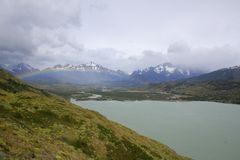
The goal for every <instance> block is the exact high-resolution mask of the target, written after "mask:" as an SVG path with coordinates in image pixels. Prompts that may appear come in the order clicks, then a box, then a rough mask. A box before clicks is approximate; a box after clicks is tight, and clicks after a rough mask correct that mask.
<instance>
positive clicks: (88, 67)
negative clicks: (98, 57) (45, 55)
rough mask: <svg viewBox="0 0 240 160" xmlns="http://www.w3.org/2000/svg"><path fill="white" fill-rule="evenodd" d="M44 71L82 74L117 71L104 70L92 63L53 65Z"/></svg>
mask: <svg viewBox="0 0 240 160" xmlns="http://www.w3.org/2000/svg"><path fill="white" fill-rule="evenodd" d="M46 70H53V71H82V72H112V73H115V72H117V71H114V70H111V69H108V68H105V67H103V66H101V65H99V64H96V63H94V62H90V63H86V64H80V65H72V64H66V65H61V64H58V65H55V66H53V67H50V68H47V69H46Z"/></svg>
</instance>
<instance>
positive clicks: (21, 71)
mask: <svg viewBox="0 0 240 160" xmlns="http://www.w3.org/2000/svg"><path fill="white" fill-rule="evenodd" d="M0 68H3V69H5V70H7V71H9V72H10V73H12V74H14V75H17V76H21V75H26V74H30V73H35V72H38V71H39V70H38V69H36V68H33V67H32V66H30V65H29V64H26V63H19V64H17V65H9V64H0Z"/></svg>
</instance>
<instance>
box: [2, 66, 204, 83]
mask: <svg viewBox="0 0 240 160" xmlns="http://www.w3.org/2000/svg"><path fill="white" fill-rule="evenodd" d="M0 67H2V68H4V69H7V70H8V71H9V72H11V73H12V74H14V75H17V76H18V77H20V78H21V79H23V80H24V81H27V82H31V83H48V84H49V83H50V84H51V83H70V84H81V85H91V84H104V85H123V86H124V85H128V86H134V85H141V84H144V83H160V82H165V81H174V80H179V79H184V78H189V77H193V76H197V75H200V74H202V73H203V72H201V71H197V70H191V69H186V68H181V67H177V66H174V65H172V64H171V63H164V64H161V65H158V66H155V67H149V68H146V69H143V70H136V71H134V72H133V73H132V74H126V73H125V72H123V71H121V70H112V69H108V68H106V67H103V66H102V65H99V64H96V63H94V62H90V63H87V64H80V65H72V64H66V65H61V64H58V65H55V66H53V67H48V68H46V69H43V70H39V69H36V68H33V67H31V66H30V65H28V64H24V63H21V64H18V65H14V66H11V65H3V64H2V65H0Z"/></svg>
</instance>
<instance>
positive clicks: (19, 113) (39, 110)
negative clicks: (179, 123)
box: [0, 69, 187, 160]
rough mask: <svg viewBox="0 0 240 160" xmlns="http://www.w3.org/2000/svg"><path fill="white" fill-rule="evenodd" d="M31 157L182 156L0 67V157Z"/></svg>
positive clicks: (178, 159) (122, 159)
mask: <svg viewBox="0 0 240 160" xmlns="http://www.w3.org/2000/svg"><path fill="white" fill-rule="evenodd" d="M123 118H124V117H123ZM33 158H35V159H73V160H74V159H116V160H117V159H119V160H128V159H129V160H136V159H137V160H141V159H142V160H148V159H149V160H151V159H165V160H168V159H169V160H171V159H176V160H181V159H187V158H184V157H181V156H179V155H177V154H176V153H175V152H174V151H173V150H171V149H170V148H168V147H167V146H165V145H163V144H160V143H158V142H156V141H154V140H151V139H148V138H146V137H143V136H141V135H138V134H137V133H135V132H134V131H132V130H130V129H128V128H126V127H124V126H122V125H120V124H117V123H114V122H111V121H109V120H107V119H106V118H105V117H103V116H102V115H100V114H98V113H96V112H94V111H89V110H86V109H83V108H80V107H78V106H75V105H73V104H71V103H69V102H68V101H66V100H64V99H61V98H59V97H57V96H55V95H51V94H49V93H47V92H44V91H42V90H38V89H35V88H32V87H30V86H27V85H25V84H23V83H21V82H20V81H19V80H17V79H15V78H14V77H12V76H11V75H10V74H8V73H6V72H5V71H3V70H1V69H0V159H33Z"/></svg>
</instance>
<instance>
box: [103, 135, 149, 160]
mask: <svg viewBox="0 0 240 160" xmlns="http://www.w3.org/2000/svg"><path fill="white" fill-rule="evenodd" d="M107 150H108V155H107V156H108V159H109V160H113V159H114V160H125V157H128V160H153V158H152V157H151V156H149V155H148V154H147V153H146V152H145V151H143V150H142V149H141V148H140V147H139V146H137V145H135V144H133V143H131V142H130V141H128V140H127V139H123V140H121V141H120V143H118V144H115V145H112V144H109V145H107Z"/></svg>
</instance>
